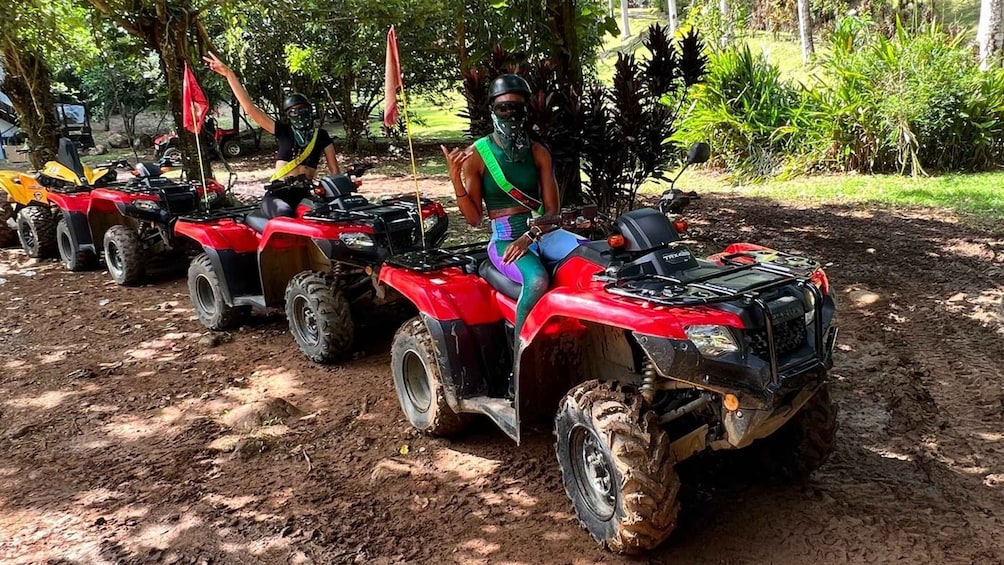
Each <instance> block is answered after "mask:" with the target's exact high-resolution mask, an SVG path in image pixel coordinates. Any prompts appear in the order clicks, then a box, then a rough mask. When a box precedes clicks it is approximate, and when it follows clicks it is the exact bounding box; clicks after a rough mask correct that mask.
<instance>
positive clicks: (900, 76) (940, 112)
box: [810, 18, 1004, 174]
mask: <svg viewBox="0 0 1004 565" xmlns="http://www.w3.org/2000/svg"><path fill="white" fill-rule="evenodd" d="M875 31H876V30H875V26H874V25H873V24H872V23H871V22H870V21H868V20H865V19H860V18H846V19H844V20H843V21H841V23H840V25H839V26H838V28H837V30H836V31H835V32H834V33H833V35H832V38H831V41H832V54H831V55H830V56H829V57H828V58H827V59H825V60H824V64H823V68H824V72H825V78H824V79H823V81H822V82H821V83H820V84H819V85H817V87H816V88H815V89H814V90H812V91H810V92H811V97H812V99H813V101H814V105H815V107H816V109H817V110H816V111H817V112H818V115H817V116H815V118H814V119H812V120H811V121H812V122H813V123H816V124H818V125H824V126H825V125H828V129H827V128H824V129H823V131H817V132H816V134H817V135H818V137H819V139H825V138H827V137H829V138H830V139H831V140H832V142H833V145H832V147H833V148H834V149H835V152H834V153H833V154H832V155H831V156H832V157H834V158H835V159H836V161H837V162H838V163H839V164H841V165H842V166H844V167H845V168H848V169H858V170H863V171H866V172H877V171H894V170H895V171H899V172H901V173H910V174H921V173H923V172H924V170H925V169H926V168H933V169H938V170H960V169H963V170H973V169H983V168H987V167H989V166H992V165H994V164H995V163H996V162H997V161H998V160H999V157H1000V155H999V153H1000V142H1001V140H1002V139H1004V126H1002V124H1001V120H1002V118H1004V94H1002V91H1001V87H1002V83H1001V80H1002V76H1001V73H1000V72H993V73H981V72H980V71H979V69H978V64H977V61H976V59H975V57H974V56H973V54H972V52H971V51H970V50H969V48H968V47H967V46H966V45H965V44H964V42H963V36H962V35H959V34H955V35H952V34H947V33H945V32H944V31H943V29H942V28H941V27H940V26H938V25H936V24H931V25H928V26H926V27H924V28H923V29H922V30H921V31H919V32H917V33H910V32H908V31H906V29H905V28H904V27H903V26H902V25H900V24H898V23H897V26H896V32H895V34H894V35H893V36H892V37H890V38H886V37H884V36H883V35H881V34H878V33H875Z"/></svg>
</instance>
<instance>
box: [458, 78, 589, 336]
mask: <svg viewBox="0 0 1004 565" xmlns="http://www.w3.org/2000/svg"><path fill="white" fill-rule="evenodd" d="M529 98H530V85H529V84H527V82H526V80H524V79H523V78H522V77H520V76H517V75H502V76H500V77H499V78H497V79H495V81H494V82H493V83H492V84H491V87H490V88H489V91H488V99H489V103H490V104H491V106H490V108H491V116H492V124H493V126H494V129H495V131H494V132H492V133H491V134H489V135H487V136H485V137H483V138H481V139H479V140H477V141H476V142H474V145H472V146H470V147H467V148H466V149H459V148H457V149H454V150H453V151H448V150H447V149H446V147H443V148H442V149H443V154H444V155H445V156H446V161H447V164H448V166H449V171H450V180H451V181H453V189H454V191H455V192H456V195H457V205H458V206H459V207H460V212H461V213H462V214H463V215H464V219H466V220H467V223H468V224H470V225H471V226H477V225H478V224H480V223H481V218H482V216H483V215H484V209H485V208H487V210H488V217H489V218H490V219H491V221H492V237H491V241H489V243H488V257H489V258H490V259H491V262H492V264H493V265H494V266H495V268H497V269H498V270H499V271H501V272H502V274H504V275H505V276H506V277H508V278H509V279H510V280H512V281H515V282H517V283H520V284H522V285H523V286H522V290H521V291H520V295H519V299H518V300H517V302H516V323H515V331H516V336H519V332H520V329H521V328H522V327H523V322H525V321H526V317H527V315H528V314H529V313H530V309H531V308H533V305H534V304H536V303H537V301H538V300H540V298H541V297H542V296H544V293H545V292H547V288H548V285H549V284H550V280H549V276H548V274H547V269H545V268H544V264H543V262H542V259H543V260H544V261H558V260H560V259H562V258H564V257H565V256H566V255H568V254H569V253H571V252H572V251H573V250H574V249H575V248H576V247H577V246H578V245H579V241H580V239H579V238H578V236H576V235H575V234H573V233H571V232H567V231H565V230H560V229H559V230H549V229H548V228H541V227H540V226H534V227H532V228H530V227H528V225H529V224H528V220H530V218H531V212H537V213H538V214H545V215H553V214H557V213H558V212H559V209H560V203H559V202H558V186H557V183H556V181H555V179H554V170H553V168H552V166H551V153H550V152H549V151H548V150H547V148H546V147H544V146H543V145H541V144H540V143H537V142H535V141H532V140H531V139H530V136H529V130H528V128H527V113H528V110H529V105H528V101H529ZM482 201H483V205H482Z"/></svg>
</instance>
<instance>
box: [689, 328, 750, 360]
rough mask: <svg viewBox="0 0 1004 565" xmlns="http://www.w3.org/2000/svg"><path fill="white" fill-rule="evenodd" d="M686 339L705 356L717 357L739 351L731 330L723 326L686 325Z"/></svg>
mask: <svg viewBox="0 0 1004 565" xmlns="http://www.w3.org/2000/svg"><path fill="white" fill-rule="evenodd" d="M684 331H685V332H686V333H687V339H689V340H690V341H692V342H693V343H694V345H696V346H697V350H698V351H700V352H701V354H702V355H704V356H707V357H719V356H721V355H724V354H726V353H732V352H733V351H739V346H738V345H736V341H735V339H733V337H732V332H731V331H730V330H729V328H727V327H725V326H687V327H686V328H684Z"/></svg>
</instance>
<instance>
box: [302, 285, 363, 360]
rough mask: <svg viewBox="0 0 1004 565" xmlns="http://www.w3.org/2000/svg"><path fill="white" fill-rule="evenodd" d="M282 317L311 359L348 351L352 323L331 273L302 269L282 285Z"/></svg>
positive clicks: (332, 357)
mask: <svg viewBox="0 0 1004 565" xmlns="http://www.w3.org/2000/svg"><path fill="white" fill-rule="evenodd" d="M286 319H287V320H289V331H290V332H291V333H292V334H293V338H294V339H296V343H297V345H299V346H300V350H301V351H303V354H304V355H306V356H307V358H308V359H310V360H311V361H314V362H315V363H331V362H334V361H338V360H341V359H344V358H346V357H348V356H349V354H351V353H352V342H353V340H354V339H355V326H354V324H353V322H352V312H351V311H350V310H349V302H348V300H346V299H345V296H344V295H343V294H342V293H341V291H339V290H338V289H337V288H335V282H334V278H333V277H332V276H331V275H326V274H323V273H318V272H314V271H304V272H302V273H300V274H298V275H296V276H295V277H293V280H291V281H289V284H288V285H287V286H286Z"/></svg>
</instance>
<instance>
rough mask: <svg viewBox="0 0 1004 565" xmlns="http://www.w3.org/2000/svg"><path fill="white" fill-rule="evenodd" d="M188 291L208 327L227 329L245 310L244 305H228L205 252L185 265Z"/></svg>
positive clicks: (236, 323) (242, 317)
mask: <svg viewBox="0 0 1004 565" xmlns="http://www.w3.org/2000/svg"><path fill="white" fill-rule="evenodd" d="M188 295H189V296H190V297H191V299H192V306H193V307H194V308H195V314H196V316H198V317H199V321H200V322H202V325H203V326H206V327H207V328H209V329H211V330H229V329H232V328H234V327H236V326H237V325H239V324H240V323H241V321H242V320H243V319H244V317H245V316H246V315H247V313H248V308H247V307H245V306H231V305H229V304H227V303H226V300H225V299H224V298H223V289H222V288H221V287H220V277H219V275H217V274H216V270H215V269H213V262H212V261H211V260H210V259H209V255H206V254H205V253H201V254H199V255H198V256H197V257H195V259H192V264H191V265H190V266H189V267H188Z"/></svg>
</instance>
